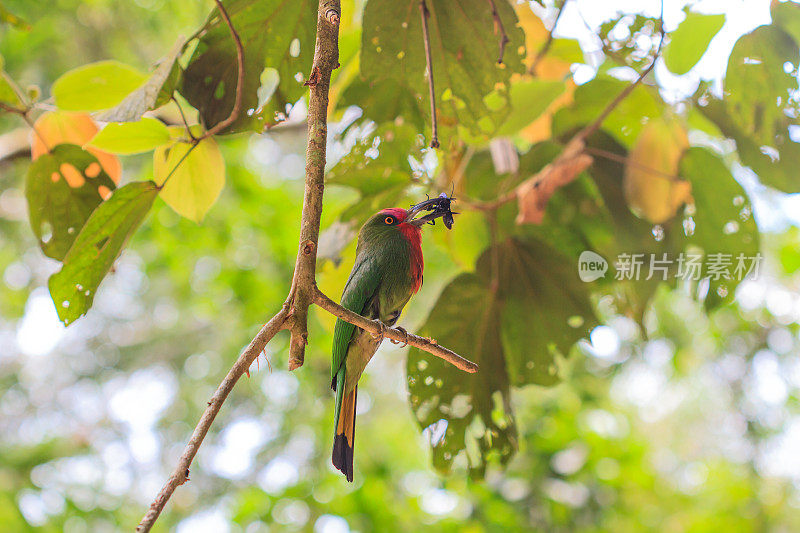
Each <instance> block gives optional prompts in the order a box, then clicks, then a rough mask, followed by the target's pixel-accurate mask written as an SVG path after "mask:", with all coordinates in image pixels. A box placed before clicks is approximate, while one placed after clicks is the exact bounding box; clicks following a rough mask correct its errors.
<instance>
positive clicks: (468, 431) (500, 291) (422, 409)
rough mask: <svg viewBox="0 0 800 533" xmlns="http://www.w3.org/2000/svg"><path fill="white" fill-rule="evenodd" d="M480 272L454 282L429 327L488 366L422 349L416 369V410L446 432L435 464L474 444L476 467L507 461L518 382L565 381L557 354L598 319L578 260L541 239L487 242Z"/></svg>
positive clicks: (433, 428)
mask: <svg viewBox="0 0 800 533" xmlns="http://www.w3.org/2000/svg"><path fill="white" fill-rule="evenodd" d="M494 265H497V268H498V271H497V272H494V271H493V270H494V268H495V267H494ZM476 272H477V273H476V274H462V275H461V276H459V277H457V278H456V279H455V280H453V281H452V282H451V283H450V284H449V285H448V286H447V287H446V288H445V289H444V291H443V292H442V295H441V296H440V297H439V300H438V302H437V303H436V305H435V306H434V308H433V310H432V311H431V314H430V316H429V317H428V320H427V322H426V323H425V325H424V326H423V328H422V331H423V334H424V335H429V336H431V337H433V338H435V339H437V341H439V342H440V343H441V344H443V345H445V346H448V347H449V348H451V349H452V350H454V351H455V352H456V353H459V354H461V355H463V356H464V357H467V358H469V359H471V360H472V361H475V362H476V363H477V364H478V365H479V367H480V369H479V370H478V372H477V373H476V374H469V375H467V374H464V373H463V372H461V371H459V370H457V369H455V368H454V367H452V366H450V365H448V364H446V363H443V362H441V361H440V360H438V359H433V358H431V357H430V356H428V355H426V354H425V353H424V352H421V351H420V350H417V349H412V350H411V352H410V354H409V358H408V367H407V371H408V382H409V392H410V401H411V407H412V410H413V411H414V414H415V416H416V417H417V421H418V422H419V424H420V426H421V427H422V428H429V429H428V434H429V436H433V437H436V438H433V439H432V442H431V444H432V447H433V463H434V466H436V467H437V468H439V469H440V470H444V471H447V470H449V469H450V467H451V465H452V463H453V460H454V459H455V457H456V455H458V454H459V453H461V452H462V451H465V453H466V456H467V461H468V464H469V467H470V470H471V472H472V474H473V475H475V476H482V475H483V472H484V470H485V467H486V464H487V463H488V462H492V461H498V462H500V463H501V464H505V463H506V462H507V461H508V460H509V459H510V458H511V456H512V454H513V453H514V451H515V450H516V447H517V443H516V430H515V427H514V417H513V413H512V412H511V408H510V405H509V400H510V399H509V387H510V386H511V385H516V386H522V385H526V384H530V383H536V384H540V385H552V384H553V383H556V382H557V381H558V379H559V376H558V372H557V366H556V363H555V359H554V358H555V355H556V354H557V353H558V352H561V353H567V352H568V350H569V349H570V347H571V346H572V345H573V344H574V343H575V342H576V341H577V340H578V339H580V338H581V337H583V336H585V335H586V334H587V333H588V331H589V329H590V328H591V327H593V326H594V325H595V324H596V323H597V320H596V318H595V316H594V312H593V309H592V306H591V303H590V300H589V297H588V292H587V285H586V284H584V283H582V282H581V281H580V280H579V279H578V276H577V270H576V264H575V263H573V262H571V261H569V260H568V259H566V258H565V257H564V256H562V255H561V254H559V253H558V252H557V251H555V250H553V249H552V248H550V247H549V246H546V245H544V244H543V243H541V242H540V241H537V240H529V241H527V242H522V241H520V240H517V239H508V240H506V241H504V242H503V243H501V244H499V245H496V246H494V247H492V248H490V249H488V250H486V251H485V252H484V254H483V255H482V256H481V258H480V259H479V260H478V266H477V271H476ZM495 280H496V281H495ZM492 287H496V289H493V288H492ZM444 428H446V430H444Z"/></svg>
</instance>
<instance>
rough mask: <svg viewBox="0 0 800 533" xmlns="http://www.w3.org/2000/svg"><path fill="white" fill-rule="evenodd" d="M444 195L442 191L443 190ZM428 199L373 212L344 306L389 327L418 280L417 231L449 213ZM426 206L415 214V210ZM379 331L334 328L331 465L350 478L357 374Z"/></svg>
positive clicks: (419, 253)
mask: <svg viewBox="0 0 800 533" xmlns="http://www.w3.org/2000/svg"><path fill="white" fill-rule="evenodd" d="M445 196H446V195H445ZM441 202H442V199H441V198H432V199H429V200H426V201H424V202H421V203H419V204H416V205H414V206H412V207H411V208H410V209H402V208H398V207H395V208H390V209H384V210H382V211H379V212H378V213H376V214H375V215H373V216H372V217H371V218H370V219H369V220H367V222H366V223H365V224H364V226H363V227H362V228H361V230H360V231H359V233H358V245H357V247H356V262H355V265H354V266H353V270H352V272H350V277H349V278H348V280H347V284H346V285H345V287H344V293H343V294H342V306H343V307H345V308H347V309H349V310H351V311H354V312H356V313H358V314H360V315H362V316H365V317H367V318H370V319H373V320H379V321H380V322H381V323H383V324H386V325H388V326H393V325H394V324H395V322H397V319H398V318H399V317H400V312H401V311H402V310H403V307H404V306H405V305H406V303H408V301H409V300H410V299H411V296H413V295H414V294H415V293H416V292H417V291H418V290H419V288H420V286H421V285H422V269H423V260H422V246H421V243H420V233H421V229H422V226H423V225H424V224H425V223H426V222H430V221H433V220H434V219H436V218H438V217H440V216H446V215H447V214H448V213H450V210H449V202H448V203H447V207H446V208H445V207H442V206H441ZM424 211H430V212H429V213H428V214H425V215H424V216H421V217H419V218H414V217H415V216H416V215H417V214H419V213H421V212H424ZM382 340H383V336H382V335H377V336H376V335H372V334H371V333H370V332H368V331H365V330H363V329H361V328H358V327H356V326H354V325H353V324H350V323H349V322H345V321H344V320H341V319H338V320H337V321H336V327H335V328H334V331H333V354H332V355H333V357H332V364H331V377H332V380H331V388H332V389H333V390H334V391H335V392H336V411H335V415H334V427H335V428H336V435H335V437H334V441H333V457H332V461H333V466H335V467H336V468H337V469H339V470H341V471H342V473H343V474H344V475H345V477H347V481H351V482H352V481H353V443H354V438H355V431H356V396H357V394H358V379H359V378H360V377H361V373H362V372H363V371H364V368H366V366H367V363H369V360H370V359H372V356H373V355H375V352H376V351H377V349H378V346H379V345H380V343H381V341H382Z"/></svg>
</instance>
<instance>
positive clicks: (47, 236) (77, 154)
mask: <svg viewBox="0 0 800 533" xmlns="http://www.w3.org/2000/svg"><path fill="white" fill-rule="evenodd" d="M114 188H115V185H114V182H113V181H112V180H111V178H110V177H109V176H108V174H106V173H105V171H104V170H103V168H102V166H101V165H100V163H99V162H98V161H97V159H96V158H95V157H94V156H93V155H92V154H90V153H89V152H87V151H85V150H82V149H81V147H80V146H76V145H74V144H59V145H58V146H55V147H54V148H53V150H52V151H51V152H50V153H48V154H44V155H42V156H41V157H39V158H37V159H36V160H35V161H33V163H31V166H30V167H29V168H28V174H27V177H26V179H25V196H26V198H27V200H28V213H29V216H28V218H29V220H30V224H31V228H32V229H33V233H34V234H35V235H36V238H37V239H38V241H39V246H40V247H41V248H42V251H43V252H44V254H45V255H46V256H48V257H52V258H53V259H57V260H59V261H61V260H62V259H64V256H65V255H67V251H68V250H69V249H70V246H72V243H73V242H74V241H75V238H76V237H77V235H78V233H79V232H80V231H81V228H83V226H84V224H85V223H86V221H87V219H88V218H89V216H90V215H91V214H92V212H93V211H94V210H95V208H96V207H97V206H98V205H100V203H101V202H102V201H103V197H104V196H106V195H107V194H108V193H110V192H111V191H113V190H114ZM101 191H102V193H101Z"/></svg>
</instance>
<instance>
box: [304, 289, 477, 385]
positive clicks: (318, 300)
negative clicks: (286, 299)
mask: <svg viewBox="0 0 800 533" xmlns="http://www.w3.org/2000/svg"><path fill="white" fill-rule="evenodd" d="M314 303H315V304H317V305H318V306H320V307H321V308H323V309H324V310H326V311H328V312H329V313H331V314H332V315H334V316H336V317H337V318H341V319H342V320H344V321H345V322H349V323H351V324H353V325H354V326H358V327H359V328H361V329H363V330H366V331H369V332H370V333H374V334H375V335H381V329H383V333H382V334H383V336H384V337H385V338H387V339H391V340H392V341H394V342H397V343H403V344H404V345H408V346H413V347H415V348H419V349H420V350H424V351H426V352H428V353H429V354H431V355H435V356H436V357H438V358H440V359H444V360H445V361H447V362H448V363H450V364H451V365H453V366H455V367H456V368H458V369H460V370H463V371H464V372H469V373H470V374H474V373H475V372H477V371H478V365H476V364H475V363H473V362H472V361H470V360H468V359H464V358H463V357H461V356H460V355H458V354H457V353H455V352H454V351H452V350H448V349H447V348H445V347H444V346H440V345H439V344H438V343H437V342H436V341H435V340H433V339H429V338H427V337H420V336H418V335H414V334H412V333H409V332H407V331H406V330H404V329H401V328H390V327H388V326H386V325H384V327H383V328H381V326H380V325H378V323H377V322H376V321H374V320H370V319H368V318H365V317H363V316H361V315H359V314H357V313H354V312H353V311H350V310H349V309H345V308H344V307H342V306H341V305H339V304H337V303H336V302H334V301H333V300H331V299H330V298H328V297H327V296H325V294H323V292H322V291H321V290H319V289H318V288H316V287H315V291H314Z"/></svg>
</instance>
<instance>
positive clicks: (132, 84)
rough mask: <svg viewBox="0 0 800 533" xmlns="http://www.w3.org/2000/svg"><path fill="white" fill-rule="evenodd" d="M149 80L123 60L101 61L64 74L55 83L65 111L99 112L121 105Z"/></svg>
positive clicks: (59, 101) (59, 99) (60, 102)
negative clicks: (122, 61)
mask: <svg viewBox="0 0 800 533" xmlns="http://www.w3.org/2000/svg"><path fill="white" fill-rule="evenodd" d="M145 79H146V77H145V75H144V74H142V73H141V72H139V71H138V70H136V69H135V68H133V67H131V66H129V65H125V64H124V63H120V62H119V61H98V62H97V63H90V64H88V65H83V66H81V67H78V68H76V69H73V70H70V71H69V72H67V73H66V74H63V75H62V76H61V77H60V78H58V79H57V80H56V81H55V83H53V97H54V98H55V100H56V105H57V106H58V107H59V109H62V110H65V111H97V110H100V109H108V108H110V107H114V106H115V105H117V104H119V103H120V102H121V101H122V99H123V98H125V97H126V96H128V95H129V94H130V93H131V92H133V91H134V90H135V89H136V88H137V87H139V86H140V85H141V84H142V83H143V82H144V81H145Z"/></svg>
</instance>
